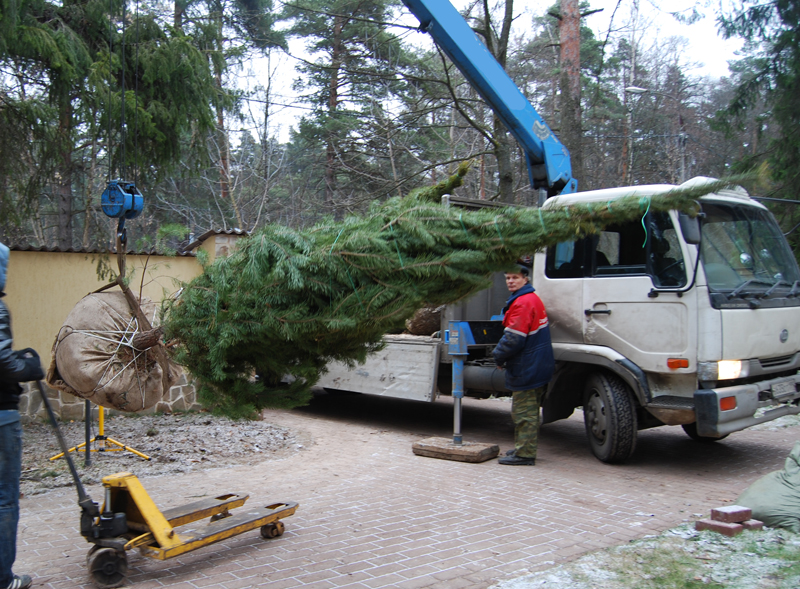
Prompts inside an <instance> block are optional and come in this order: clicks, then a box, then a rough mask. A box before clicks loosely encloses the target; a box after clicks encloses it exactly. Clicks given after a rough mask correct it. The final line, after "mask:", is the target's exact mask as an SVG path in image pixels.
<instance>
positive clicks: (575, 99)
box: [559, 0, 583, 179]
mask: <svg viewBox="0 0 800 589" xmlns="http://www.w3.org/2000/svg"><path fill="white" fill-rule="evenodd" d="M559 33H560V44H561V142H562V143H563V144H564V145H566V146H567V149H569V151H570V155H571V159H572V176H573V177H574V178H578V179H580V178H582V177H583V150H582V147H581V142H582V139H583V133H582V132H581V123H582V120H581V119H582V117H581V14H580V11H579V9H578V0H561V24H560V30H559Z"/></svg>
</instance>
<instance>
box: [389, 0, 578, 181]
mask: <svg viewBox="0 0 800 589" xmlns="http://www.w3.org/2000/svg"><path fill="white" fill-rule="evenodd" d="M403 3H404V4H405V5H406V6H407V7H408V9H409V10H410V11H411V12H412V13H414V16H416V17H417V19H419V23H420V30H422V31H425V32H427V33H430V35H431V37H433V39H434V41H436V43H437V45H439V47H440V48H441V50H442V51H444V52H445V54H446V55H447V56H448V57H449V58H450V60H451V61H452V62H453V63H454V64H455V65H456V67H458V69H459V70H461V73H462V74H464V77H466V79H467V80H468V81H469V83H470V84H471V85H472V87H473V88H475V90H476V91H477V92H478V93H479V94H480V95H481V97H483V99H484V100H485V101H486V102H487V103H488V104H489V106H491V107H492V109H493V110H494V112H495V113H496V114H497V116H498V117H499V118H500V120H501V121H503V124H504V125H505V126H506V128H507V129H508V130H509V132H510V133H511V134H512V135H513V136H514V137H515V138H516V140H517V141H518V142H519V144H520V145H521V146H522V149H523V150H524V152H525V156H526V160H527V163H528V175H529V177H530V181H531V186H533V187H534V188H546V189H547V191H548V193H549V195H550V196H554V195H556V194H570V193H573V192H577V190H578V182H577V180H575V179H574V178H573V177H572V164H571V162H570V157H569V150H567V148H566V147H565V146H564V145H563V144H562V143H561V141H559V140H558V138H557V137H556V136H555V135H554V134H553V132H552V131H551V130H550V127H548V126H547V123H545V122H544V119H542V117H541V116H539V113H538V112H536V109H534V108H533V106H532V105H531V103H530V102H528V99H527V98H525V95H524V94H522V92H521V91H520V89H519V88H517V85H516V84H514V82H513V81H512V80H511V78H510V77H509V76H508V74H507V73H506V72H505V70H504V69H503V67H502V66H501V65H500V64H499V63H498V62H497V60H496V59H495V58H494V56H493V55H492V54H491V53H490V52H489V50H488V49H487V48H486V46H485V45H484V44H483V43H482V42H481V41H480V40H479V39H478V37H477V35H476V34H475V32H474V31H473V30H472V29H471V28H470V27H469V25H468V24H467V23H466V22H465V21H464V19H463V18H462V17H461V15H460V14H459V13H458V11H457V10H456V9H455V8H453V5H452V4H450V2H447V1H446V0H403Z"/></svg>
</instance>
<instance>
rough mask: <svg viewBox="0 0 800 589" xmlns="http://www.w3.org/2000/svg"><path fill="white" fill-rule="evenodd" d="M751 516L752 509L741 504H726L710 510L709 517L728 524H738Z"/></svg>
mask: <svg viewBox="0 0 800 589" xmlns="http://www.w3.org/2000/svg"><path fill="white" fill-rule="evenodd" d="M752 516H753V510H752V509H750V508H749V507H742V506H741V505H726V506H725V507H715V508H714V509H712V510H711V519H713V520H714V521H718V522H726V523H729V524H740V523H742V522H743V521H747V520H749V519H750V518H751V517H752Z"/></svg>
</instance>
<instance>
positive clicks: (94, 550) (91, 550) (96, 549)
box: [86, 544, 100, 568]
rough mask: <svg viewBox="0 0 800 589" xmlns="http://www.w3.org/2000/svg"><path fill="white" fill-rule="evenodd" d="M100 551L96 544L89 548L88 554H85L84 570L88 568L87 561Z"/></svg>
mask: <svg viewBox="0 0 800 589" xmlns="http://www.w3.org/2000/svg"><path fill="white" fill-rule="evenodd" d="M98 550H100V546H98V545H97V544H93V545H92V547H91V548H89V552H87V553H86V568H89V559H90V558H92V555H93V554H94V553H95V552H97V551H98Z"/></svg>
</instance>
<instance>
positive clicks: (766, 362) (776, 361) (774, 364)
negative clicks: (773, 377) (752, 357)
mask: <svg viewBox="0 0 800 589" xmlns="http://www.w3.org/2000/svg"><path fill="white" fill-rule="evenodd" d="M794 359H795V354H792V355H790V356H780V357H778V358H766V359H763V360H759V361H758V363H759V364H761V368H766V369H769V370H774V369H776V368H780V367H781V366H786V365H790V364H793V363H794Z"/></svg>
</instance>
